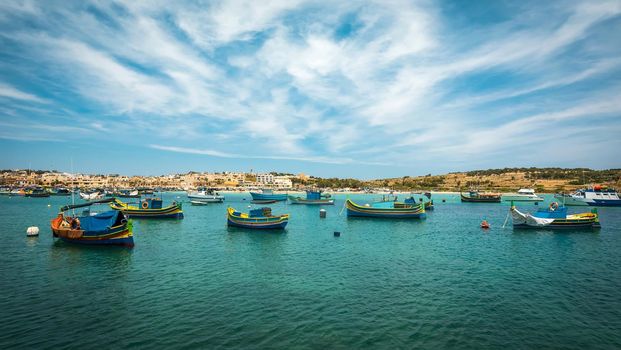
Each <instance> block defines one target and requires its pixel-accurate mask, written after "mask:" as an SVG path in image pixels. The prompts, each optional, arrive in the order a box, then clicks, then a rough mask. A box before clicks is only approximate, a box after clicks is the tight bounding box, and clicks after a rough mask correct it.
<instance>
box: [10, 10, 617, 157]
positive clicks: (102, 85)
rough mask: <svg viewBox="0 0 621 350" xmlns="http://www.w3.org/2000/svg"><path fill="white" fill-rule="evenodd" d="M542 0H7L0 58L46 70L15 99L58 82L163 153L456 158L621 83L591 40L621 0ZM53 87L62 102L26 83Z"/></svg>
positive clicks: (96, 115) (99, 126)
mask: <svg viewBox="0 0 621 350" xmlns="http://www.w3.org/2000/svg"><path fill="white" fill-rule="evenodd" d="M536 7H537V11H533V10H530V6H526V5H524V7H523V8H524V10H523V11H524V13H523V14H524V15H520V12H519V11H518V12H517V13H515V14H508V15H506V18H508V19H507V20H504V21H502V22H490V23H483V24H477V25H476V26H470V27H468V26H466V27H459V25H458V24H455V23H454V22H452V20H453V19H452V18H450V17H447V12H446V11H445V9H444V8H440V7H439V5H438V4H437V3H435V2H430V1H398V0H395V1H388V2H379V1H371V2H366V1H365V2H362V1H353V2H347V3H339V4H334V3H330V2H325V1H319V2H315V1H313V2H310V1H301V0H300V1H297V0H296V1H270V2H267V3H260V2H252V1H247V0H240V1H237V0H235V1H225V2H217V1H208V2H205V3H202V2H201V3H192V2H181V3H174V4H171V3H168V2H164V1H153V2H149V3H141V2H133V1H117V2H114V3H105V2H97V1H95V2H88V3H86V4H76V3H68V4H63V5H62V6H50V5H48V4H46V3H37V2H32V3H29V2H24V3H23V4H21V5H19V6H17V5H15V4H13V3H9V4H8V5H7V4H2V5H0V8H2V9H3V10H2V12H4V10H7V11H8V10H10V9H13V10H14V11H15V13H17V14H19V15H18V16H17V19H13V20H12V19H9V18H6V17H0V25H4V28H3V29H4V30H3V31H2V32H0V39H1V40H2V41H3V42H4V43H7V44H10V45H12V47H15V48H16V50H14V52H11V53H10V54H13V55H15V57H19V59H15V60H10V61H7V62H6V63H3V64H2V65H1V66H0V70H2V71H3V72H11V73H12V74H14V75H19V74H18V73H17V72H18V71H25V70H30V72H29V73H28V74H30V76H35V77H36V79H37V84H39V85H38V89H36V90H35V89H33V90H30V89H25V90H24V91H22V90H18V89H16V88H14V87H12V86H10V85H0V97H1V98H5V99H7V100H11V103H12V104H21V105H23V106H24V108H17V107H16V108H13V107H11V108H12V112H11V113H16V114H19V113H24V112H25V106H26V105H27V104H29V103H31V102H34V103H40V104H41V103H45V102H46V101H47V100H46V99H47V98H48V95H49V96H52V97H50V98H49V99H50V101H53V103H54V104H55V106H54V107H52V106H47V107H46V106H44V108H49V109H52V108H56V107H57V106H56V105H60V106H61V108H69V109H71V108H72V107H73V106H76V105H77V106H79V107H78V108H76V109H83V110H87V111H88V114H89V115H90V116H91V117H84V120H83V121H84V123H85V124H84V125H90V126H91V127H92V128H93V129H94V130H96V131H97V133H98V134H99V135H104V134H108V135H111V136H113V137H117V138H118V139H119V140H126V139H127V136H128V135H129V132H128V130H132V131H133V132H135V133H137V134H138V135H149V136H156V137H158V138H160V139H161V140H162V142H163V143H166V144H168V145H170V146H157V147H160V148H157V147H156V146H155V145H154V146H153V147H152V148H155V149H160V150H166V151H173V152H181V153H188V154H204V155H209V156H215V157H220V158H253V157H247V156H246V157H242V156H241V155H240V154H238V153H229V152H228V151H223V150H229V149H235V146H238V145H241V146H242V147H245V148H250V149H252V150H253V152H254V153H255V154H263V155H264V156H261V157H260V158H261V159H287V160H303V161H308V162H318V163H327V164H386V163H387V162H386V159H392V160H399V159H400V158H401V159H402V158H403V157H404V156H407V157H412V158H413V159H423V158H424V156H423V155H425V154H433V155H434V156H435V157H436V158H443V157H446V158H447V159H448V158H451V159H454V158H455V157H453V155H456V154H462V155H465V154H471V153H474V152H480V151H481V149H485V148H486V147H487V148H488V149H489V148H491V146H492V145H493V144H495V143H501V141H503V139H504V140H514V139H519V138H520V137H523V136H524V135H522V134H516V133H515V132H514V130H519V129H521V130H527V129H528V130H529V133H530V135H528V139H530V140H537V142H541V143H544V144H545V143H546V139H545V137H543V135H544V133H543V132H542V131H541V130H540V128H542V127H543V126H545V125H554V126H555V128H557V129H558V128H563V125H562V124H563V123H565V122H566V121H567V120H568V119H569V120H571V121H572V122H575V121H576V120H577V119H576V118H574V117H568V119H565V118H563V117H562V116H563V115H566V114H563V113H569V114H568V115H573V114H571V113H570V112H567V111H572V110H573V111H574V112H573V113H578V112H580V111H581V112H580V113H578V114H576V115H579V116H580V118H591V117H592V114H589V112H588V111H587V109H584V110H581V109H580V108H586V107H584V106H585V103H586V102H585V101H590V102H593V103H594V104H593V105H592V106H591V107H593V108H594V107H596V106H600V105H599V104H598V101H602V96H609V95H608V94H606V93H609V91H607V90H610V89H617V91H618V86H616V85H614V83H613V81H614V79H615V76H616V77H617V79H618V74H619V65H620V63H621V62H620V61H619V60H618V59H617V57H618V55H619V54H621V49H618V48H615V47H614V45H603V47H604V48H603V49H602V48H600V49H598V50H599V51H597V50H592V49H591V48H589V47H588V45H586V44H585V43H588V42H590V40H591V38H592V37H593V36H595V35H599V37H602V35H603V34H602V30H601V26H606V25H607V24H608V23H611V22H614V21H615V20H618V19H619V15H620V14H621V2H619V1H601V2H597V3H583V2H575V3H574V2H568V3H566V4H565V5H564V6H558V4H536ZM516 8H518V9H519V8H520V7H516ZM526 8H529V9H526ZM520 11H522V10H520ZM467 15H468V14H467V6H466V5H464V13H463V16H467ZM20 18H26V19H27V20H28V21H27V23H36V24H37V26H31V25H26V22H24V23H21V22H20ZM7 23H8V24H7ZM20 23H21V24H20ZM454 26H457V28H458V29H457V30H456V29H455V27H454ZM472 27H476V28H474V29H473V28H472ZM604 37H605V38H607V40H610V43H612V42H614V38H613V37H614V35H610V36H604ZM600 41H601V40H600ZM19 62H42V67H33V66H27V67H25V66H23V65H20V63H19ZM22 64H24V63H22ZM13 78H15V77H13ZM595 80H598V81H599V82H603V85H601V84H600V85H594V84H593V83H592V82H593V81H595ZM11 81H14V80H11ZM46 81H49V82H50V84H45V82H46ZM490 81H492V82H493V83H489V82H490ZM486 84H488V85H489V86H486ZM606 85H608V86H606ZM20 86H22V85H21V84H20ZM41 86H45V88H46V89H47V90H46V94H45V95H44V96H45V97H46V99H43V98H41V97H39V96H36V95H35V94H31V93H29V92H26V91H41ZM544 95H545V96H546V97H545V98H546V100H545V101H544V100H542V96H544ZM516 97H520V98H519V99H518V98H516ZM578 97H579V98H578ZM538 98H539V99H538ZM601 106H602V107H601V108H603V109H606V110H607V111H616V106H614V105H606V104H602V105H601ZM5 110H7V109H6V108H5ZM576 111H577V112H576ZM591 111H593V109H591ZM601 113H603V112H601ZM606 113H608V112H606ZM611 113H614V112H611ZM41 114H45V115H46V118H50V116H51V115H52V113H45V112H44V113H41ZM106 118H113V119H114V121H115V123H118V124H119V125H123V128H122V130H123V131H121V132H116V133H115V131H114V128H113V127H110V126H109V125H108V124H107V123H106V121H105V119H106ZM578 119H579V118H578ZM609 119H611V120H612V122H613V123H618V121H617V120H616V119H614V118H609ZM481 125H484V127H481ZM34 130H35V131H36V130H37V128H34ZM223 135H225V136H224V137H223ZM475 135H484V137H483V138H482V139H480V138H479V137H477V136H475ZM500 135H502V136H500ZM123 142H125V141H123ZM531 142H532V141H531ZM161 147H164V148H161ZM503 149H504V148H503ZM387 153H390V154H387ZM333 160H336V161H333ZM388 163H389V162H388Z"/></svg>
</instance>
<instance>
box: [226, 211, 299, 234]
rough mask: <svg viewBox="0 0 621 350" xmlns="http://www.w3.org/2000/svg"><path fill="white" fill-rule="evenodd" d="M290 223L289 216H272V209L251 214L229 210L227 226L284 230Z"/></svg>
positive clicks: (251, 212)
mask: <svg viewBox="0 0 621 350" xmlns="http://www.w3.org/2000/svg"><path fill="white" fill-rule="evenodd" d="M288 222H289V214H283V215H276V216H275V215H272V209H271V208H269V207H263V208H259V209H254V210H250V212H249V213H242V212H238V211H235V209H233V208H231V207H229V208H228V209H227V225H229V226H235V227H242V228H250V229H284V228H285V226H287V223H288Z"/></svg>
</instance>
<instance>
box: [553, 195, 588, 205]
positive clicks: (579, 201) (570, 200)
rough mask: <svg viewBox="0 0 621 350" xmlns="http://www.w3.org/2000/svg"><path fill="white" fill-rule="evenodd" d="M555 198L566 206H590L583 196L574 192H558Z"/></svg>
mask: <svg viewBox="0 0 621 350" xmlns="http://www.w3.org/2000/svg"><path fill="white" fill-rule="evenodd" d="M554 199H556V200H557V201H559V203H561V204H563V205H565V206H576V207H586V206H589V205H588V204H587V203H586V202H585V201H584V199H583V198H581V197H579V196H576V195H575V193H574V194H567V193H557V194H555V195H554Z"/></svg>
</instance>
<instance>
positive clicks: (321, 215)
mask: <svg viewBox="0 0 621 350" xmlns="http://www.w3.org/2000/svg"><path fill="white" fill-rule="evenodd" d="M319 217H320V218H322V219H325V218H326V210H325V209H319Z"/></svg>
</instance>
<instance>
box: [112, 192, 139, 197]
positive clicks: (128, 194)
mask: <svg viewBox="0 0 621 350" xmlns="http://www.w3.org/2000/svg"><path fill="white" fill-rule="evenodd" d="M114 196H115V197H119V198H140V192H138V190H120V191H118V192H117V193H115V194H114Z"/></svg>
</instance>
